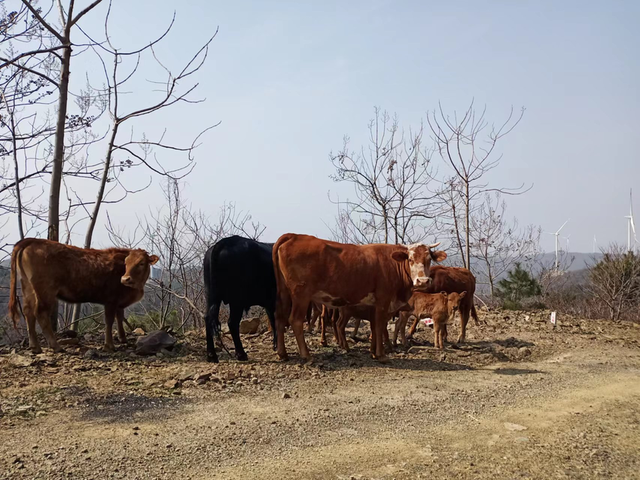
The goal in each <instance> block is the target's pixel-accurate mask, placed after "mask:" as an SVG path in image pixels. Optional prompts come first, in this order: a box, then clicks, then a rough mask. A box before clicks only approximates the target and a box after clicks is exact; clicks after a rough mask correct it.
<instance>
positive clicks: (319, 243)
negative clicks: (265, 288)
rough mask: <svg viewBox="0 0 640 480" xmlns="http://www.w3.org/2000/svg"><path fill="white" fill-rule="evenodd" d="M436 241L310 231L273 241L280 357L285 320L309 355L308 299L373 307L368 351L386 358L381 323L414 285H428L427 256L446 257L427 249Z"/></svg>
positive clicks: (283, 352) (406, 298)
mask: <svg viewBox="0 0 640 480" xmlns="http://www.w3.org/2000/svg"><path fill="white" fill-rule="evenodd" d="M438 245H439V243H436V244H434V245H422V244H414V245H408V246H405V245H387V244H370V245H349V244H342V243H337V242H331V241H328V240H321V239H319V238H316V237H313V236H310V235H297V234H293V233H287V234H285V235H282V236H281V237H280V238H279V239H278V241H277V242H276V244H275V245H274V247H273V263H274V268H275V274H276V283H277V286H278V299H277V302H276V326H277V330H278V332H277V333H278V355H279V357H280V358H281V359H286V358H287V351H286V348H285V344H284V330H285V326H286V325H287V322H289V324H290V325H291V327H292V329H293V332H294V334H295V336H296V340H297V342H298V350H299V352H300V355H301V356H302V357H303V358H305V359H310V358H311V356H310V354H309V350H308V348H307V345H306V342H305V340H304V333H303V322H304V318H305V314H306V312H307V307H308V305H309V302H311V301H315V302H318V303H321V304H323V305H326V306H328V307H333V308H336V307H344V306H372V307H375V310H376V315H375V320H374V321H373V322H372V323H371V330H372V334H373V341H372V342H371V352H372V354H373V355H374V357H375V358H378V359H385V358H386V357H385V353H384V347H383V332H382V328H383V326H384V325H385V324H386V322H387V321H388V319H389V317H390V315H391V314H392V313H393V312H395V311H396V310H398V309H399V308H400V307H402V306H403V305H405V304H406V303H407V302H408V301H409V298H410V297H411V294H412V292H413V291H414V290H415V289H422V288H426V287H427V286H428V284H429V282H430V279H429V268H430V266H431V261H432V260H434V261H437V262H440V261H442V260H444V259H445V258H446V257H447V254H446V253H445V252H442V251H432V250H431V249H432V248H434V247H436V246H438Z"/></svg>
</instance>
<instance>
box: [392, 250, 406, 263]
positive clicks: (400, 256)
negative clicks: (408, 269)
mask: <svg viewBox="0 0 640 480" xmlns="http://www.w3.org/2000/svg"><path fill="white" fill-rule="evenodd" d="M391 258H393V259H394V260H395V261H396V262H404V261H405V260H408V259H409V254H408V253H407V252H406V250H396V251H395V252H393V253H392V254H391Z"/></svg>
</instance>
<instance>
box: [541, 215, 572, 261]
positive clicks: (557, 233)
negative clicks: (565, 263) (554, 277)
mask: <svg viewBox="0 0 640 480" xmlns="http://www.w3.org/2000/svg"><path fill="white" fill-rule="evenodd" d="M569 220H571V219H570V218H569V219H568V220H567V221H566V222H564V223H563V224H562V226H561V227H560V228H559V229H558V231H557V232H555V233H552V232H547V233H548V234H549V235H555V236H556V270H558V237H559V236H560V230H562V229H563V228H564V226H565V225H566V224H567V223H569Z"/></svg>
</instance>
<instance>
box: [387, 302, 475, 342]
mask: <svg viewBox="0 0 640 480" xmlns="http://www.w3.org/2000/svg"><path fill="white" fill-rule="evenodd" d="M466 295H467V292H462V293H457V292H454V293H450V294H447V292H440V293H422V292H414V294H413V295H412V296H411V299H410V300H409V305H408V307H409V308H408V309H407V310H406V311H402V312H400V316H399V318H398V320H397V321H396V325H395V329H394V331H393V344H394V345H396V343H397V340H398V332H399V333H400V337H401V339H402V344H403V345H404V346H405V347H406V346H407V338H406V337H405V328H406V326H407V320H409V317H410V316H412V315H415V318H416V321H420V319H422V318H427V317H431V318H432V319H433V333H434V340H433V345H434V346H435V347H436V348H440V349H442V348H444V342H445V340H446V339H447V321H452V320H453V318H454V316H455V314H456V312H457V311H458V310H459V308H460V302H461V301H462V300H464V298H465V297H466Z"/></svg>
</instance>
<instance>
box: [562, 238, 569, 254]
mask: <svg viewBox="0 0 640 480" xmlns="http://www.w3.org/2000/svg"><path fill="white" fill-rule="evenodd" d="M570 236H571V234H569V235H567V236H566V237H562V238H564V239H565V240H566V241H567V250H566V252H567V253H569V237H570Z"/></svg>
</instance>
